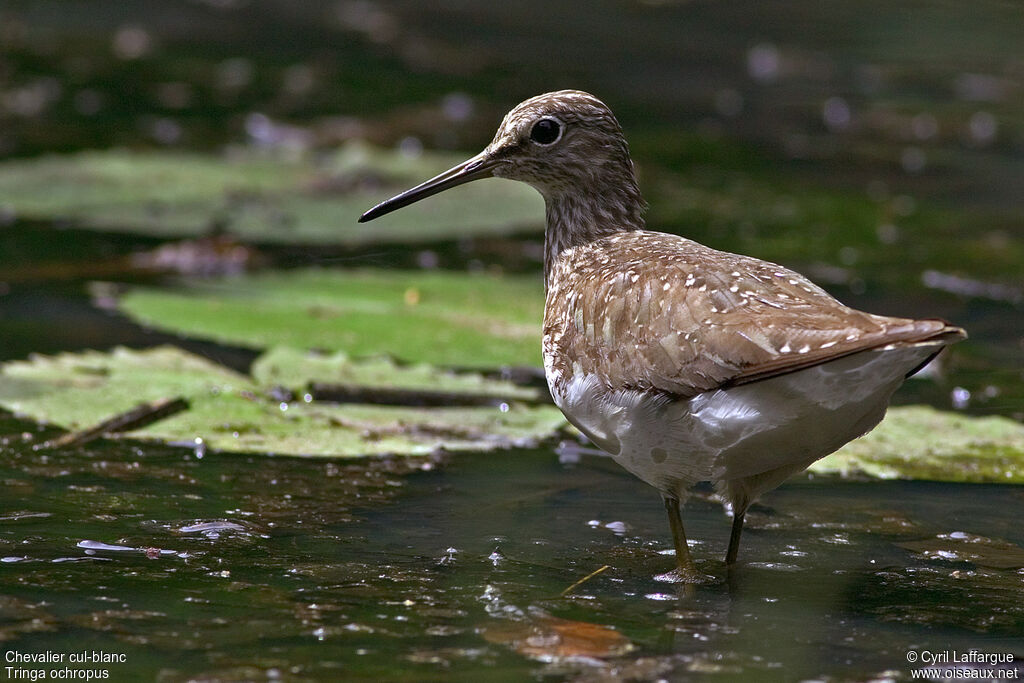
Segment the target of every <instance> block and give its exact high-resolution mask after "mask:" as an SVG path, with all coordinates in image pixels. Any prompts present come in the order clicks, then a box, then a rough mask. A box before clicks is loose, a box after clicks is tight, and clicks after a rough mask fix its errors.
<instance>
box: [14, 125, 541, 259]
mask: <svg viewBox="0 0 1024 683" xmlns="http://www.w3.org/2000/svg"><path fill="white" fill-rule="evenodd" d="M460 160H461V158H460V157H459V156H456V155H446V154H435V153H422V154H419V155H417V156H414V157H410V156H406V155H403V154H401V153H400V152H398V151H386V150H380V149H375V148H372V147H369V146H367V145H365V144H362V143H356V142H353V143H349V144H348V145H346V146H345V147H343V148H342V149H341V151H339V152H338V153H337V154H336V155H335V156H334V157H332V158H329V159H328V160H326V161H321V162H314V161H313V160H311V159H306V158H302V159H299V160H285V159H280V158H274V157H271V156H266V155H263V156H261V155H258V154H256V153H255V152H238V153H235V154H232V155H226V156H223V157H216V156H204V155H199V154H186V153H171V152H146V153H142V152H128V151H124V150H113V151H106V152H83V153H79V154H74V155H67V156H63V155H51V156H46V157H42V158H38V159H28V160H15V161H7V162H4V163H2V164H0V210H2V211H5V212H13V213H14V214H15V215H18V216H21V217H24V218H32V219H44V220H48V219H63V220H70V221H73V222H74V223H75V224H76V225H79V226H81V227H86V228H95V229H99V230H112V231H120V232H131V233H138V234H146V235H154V236H160V237H179V238H180V237H194V236H197V235H204V234H207V233H209V232H211V231H217V232H227V233H229V234H231V235H234V236H236V237H238V238H240V239H243V240H249V241H256V242H267V243H297V244H342V245H359V244H368V243H380V242H389V241H401V242H416V241H425V240H436V239H445V238H456V237H463V236H467V235H485V234H508V233H510V232H520V231H522V230H524V229H531V230H535V231H540V229H541V227H542V222H543V216H544V208H543V201H542V200H541V198H540V196H539V195H538V194H537V192H536V191H534V190H532V189H531V188H529V187H527V186H525V185H523V184H522V183H513V182H508V181H501V180H487V181H483V182H479V183H472V184H470V185H467V186H466V187H464V188H459V189H457V190H455V191H453V192H450V193H445V194H443V195H441V196H439V197H437V198H435V199H432V200H431V201H430V202H424V203H423V205H422V207H420V208H418V209H417V211H415V212H412V213H409V212H397V213H395V214H394V215H391V216H387V217H385V218H382V219H380V220H379V221H375V222H374V223H373V225H372V226H371V225H368V224H367V225H360V224H358V223H356V219H357V218H358V217H359V216H360V214H362V213H363V211H365V210H366V209H368V208H369V207H371V206H373V205H374V204H376V203H378V202H380V201H382V200H384V199H386V198H388V197H389V196H391V195H393V194H395V193H396V192H398V191H400V190H402V189H405V188H406V187H408V186H409V185H411V184H414V183H416V182H420V181H422V180H424V179H426V178H429V177H431V176H433V175H435V174H437V173H439V172H440V171H442V170H444V169H446V168H448V167H449V166H451V165H453V164H455V163H457V162H458V161H460Z"/></svg>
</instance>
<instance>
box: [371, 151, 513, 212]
mask: <svg viewBox="0 0 1024 683" xmlns="http://www.w3.org/2000/svg"><path fill="white" fill-rule="evenodd" d="M494 166H495V162H494V161H493V160H491V159H490V158H488V157H487V155H486V153H485V152H481V153H480V154H477V155H476V156H475V157H472V158H470V159H467V160H466V161H463V162H462V163H461V164H459V165H458V166H455V167H453V168H449V169H448V170H447V171H445V172H444V173H441V174H440V175H436V176H434V177H433V178H431V179H430V180H428V181H427V182H425V183H420V184H419V185H417V186H416V187H414V188H412V189H411V190H406V191H405V192H403V193H402V194H400V195H396V196H394V197H392V198H391V199H388V200H385V201H383V202H381V203H380V204H378V205H377V206H375V207H373V208H372V209H370V210H369V211H367V212H366V213H364V214H363V215H362V216H360V217H359V222H360V223H365V222H366V221H372V220H373V219H374V218H379V217H380V216H383V215H384V214H386V213H391V212H392V211H394V210H395V209H401V208H402V207H403V206H409V205H410V204H412V203H414V202H418V201H419V200H421V199H426V198H427V197H431V196H433V195H435V194H437V193H438V192H444V191H445V190H447V189H448V188H450V187H455V186H456V185H462V184H463V183H468V182H470V181H471V180H478V179H480V178H489V177H491V174H492V173H491V172H492V171H493V170H494Z"/></svg>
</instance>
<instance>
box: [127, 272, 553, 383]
mask: <svg viewBox="0 0 1024 683" xmlns="http://www.w3.org/2000/svg"><path fill="white" fill-rule="evenodd" d="M118 306H119V307H120V309H121V310H122V311H124V312H125V313H127V314H128V315H130V316H132V317H133V318H135V319H136V320H139V321H140V322H142V323H144V324H146V325H148V326H151V327H154V328H157V329H162V330H166V331H170V332H175V333H180V334H184V335H187V336H190V337H195V338H201V339H212V340H215V341H219V342H222V343H228V344H233V345H240V346H247V347H252V348H260V349H262V348H270V347H273V346H290V347H293V348H306V349H323V350H326V351H337V350H342V351H345V352H346V353H347V354H349V355H350V356H353V357H360V356H373V355H380V354H390V355H392V356H394V357H395V358H398V359H400V360H403V361H408V362H421V363H432V364H434V365H449V366H471V367H492V368H493V367H498V366H503V365H529V366H539V365H540V364H541V358H540V338H541V318H542V316H543V307H544V292H543V288H542V285H541V280H540V278H539V277H532V276H526V277H518V276H517V277H513V276H496V275H490V274H484V273H476V274H464V273H447V272H428V271H391V270H388V271H381V270H357V271H344V272H342V271H328V270H301V271H290V272H284V273H281V272H278V273H261V274H257V275H249V276H243V277H231V278H224V279H221V280H215V281H210V280H193V281H188V282H187V283H186V284H184V285H183V286H182V287H181V288H180V289H177V290H168V289H163V288H149V287H138V288H133V289H131V290H129V291H128V292H127V293H126V294H124V295H123V296H122V297H121V298H120V301H119V303H118Z"/></svg>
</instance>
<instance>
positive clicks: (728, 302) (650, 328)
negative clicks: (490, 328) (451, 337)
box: [544, 232, 963, 397]
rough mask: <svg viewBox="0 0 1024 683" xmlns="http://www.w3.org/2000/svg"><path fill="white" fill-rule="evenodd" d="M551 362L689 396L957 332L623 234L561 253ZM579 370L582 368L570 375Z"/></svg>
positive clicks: (550, 308)
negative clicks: (858, 306)
mask: <svg viewBox="0 0 1024 683" xmlns="http://www.w3.org/2000/svg"><path fill="white" fill-rule="evenodd" d="M550 282H551V284H550V285H549V289H548V303H547V307H546V313H545V321H544V333H545V353H546V355H547V356H548V359H549V360H548V362H549V363H550V364H552V366H553V368H554V369H556V370H557V371H559V372H560V373H562V374H567V375H571V374H572V373H573V372H574V371H575V370H577V369H579V370H582V371H584V372H586V373H596V374H598V375H600V376H602V377H603V378H605V381H606V382H607V384H608V386H609V387H610V388H635V389H647V388H655V389H659V390H661V391H665V392H668V393H672V394H675V395H679V396H684V397H686V396H692V395H695V394H698V393H700V392H702V391H707V390H708V389H713V388H716V387H719V386H722V385H725V384H733V383H741V382H746V381H753V380H756V379H761V378H763V377H768V376H771V375H775V374H781V373H784V372H790V371H792V370H796V369H799V368H801V367H807V366H810V365H815V364H818V363H821V362H824V361H826V360H830V359H833V358H837V357H839V356H843V355H846V354H850V353H854V352H857V351H861V350H864V349H868V348H874V347H878V346H884V345H886V344H890V343H894V342H914V341H922V340H925V339H930V338H933V337H936V336H941V335H944V334H947V335H950V336H962V335H963V332H962V330H959V329H958V328H955V327H951V326H949V325H947V324H946V323H945V322H943V321H941V320H910V319H906V318H889V317H884V316H877V315H871V314H870V313H863V312H861V311H857V310H854V309H852V308H849V307H847V306H844V305H843V304H841V303H839V302H838V301H837V300H836V299H834V298H833V297H832V296H830V295H829V294H828V293H826V292H825V291H824V290H822V289H821V288H819V287H817V286H816V285H814V284H813V283H811V282H810V281H809V280H807V279H806V278H804V277H803V276H801V275H799V274H797V273H794V272H793V271H791V270H788V269H786V268H782V267H781V266H777V265H775V264H773V263H768V262H766V261H760V260H758V259H754V258H749V257H745V256H738V255H736V254H729V253H726V252H720V251H715V250H713V249H709V248H707V247H704V246H702V245H700V244H697V243H696V242H692V241H690V240H686V239H684V238H681V237H677V236H675V235H665V234H662V233H651V232H628V233H620V234H618V235H616V236H614V237H609V238H604V239H602V240H599V241H597V242H594V243H592V244H590V245H587V246H586V247H578V248H576V249H573V250H571V251H570V252H568V253H566V254H564V255H563V258H562V260H560V262H559V263H558V264H557V265H556V271H555V273H554V277H553V278H551V280H550ZM574 364H578V365H576V366H575V367H574Z"/></svg>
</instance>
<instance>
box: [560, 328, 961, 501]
mask: <svg viewBox="0 0 1024 683" xmlns="http://www.w3.org/2000/svg"><path fill="white" fill-rule="evenodd" d="M940 345H941V344H937V343H934V342H933V343H921V344H915V345H899V346H894V347H886V348H881V349H873V350H869V351H862V352H860V353H856V354H853V355H850V356H845V357H843V358H839V359H836V360H834V361H830V362H828V363H824V364H821V365H816V366H813V367H810V368H806V369H803V370H799V371H796V372H792V373H788V374H785V375H779V376H777V377H772V378H769V379H765V380H761V381H758V382H752V383H749V384H742V385H739V386H734V387H729V388H726V389H716V390H712V391H707V392H705V393H702V394H698V395H697V396H694V397H693V398H690V399H685V400H679V399H672V398H670V397H666V396H664V395H658V394H653V393H648V392H639V391H609V390H608V389H606V388H605V387H603V386H602V385H601V383H600V381H599V379H598V378H597V377H596V376H594V375H589V376H584V375H576V376H574V377H572V378H570V379H569V381H567V382H563V383H557V384H559V386H558V387H555V386H551V390H552V395H553V397H554V399H555V403H556V404H557V405H558V407H559V408H560V409H561V410H562V412H563V413H565V416H566V418H568V420H569V421H570V422H571V423H572V424H574V425H575V426H576V427H578V428H579V429H580V430H581V431H582V432H583V433H584V434H586V435H587V436H588V437H589V438H590V439H591V440H592V441H594V442H595V443H596V444H597V445H598V446H600V447H601V448H602V449H604V450H606V451H608V452H609V453H610V454H611V455H612V456H613V457H614V458H615V460H616V461H617V462H618V463H619V464H620V465H622V466H623V467H625V468H626V469H627V470H629V471H630V472H632V473H633V474H634V475H636V476H637V477H639V478H641V479H643V480H644V481H646V482H647V483H648V484H650V485H651V486H654V487H655V488H657V489H659V490H660V491H662V492H663V493H667V494H671V495H675V496H678V497H679V498H680V499H683V498H684V497H685V495H686V491H687V489H689V488H690V487H691V486H692V485H693V484H695V483H697V482H699V481H712V482H715V483H716V484H718V485H719V488H720V490H722V489H725V490H726V491H725V492H726V493H727V497H728V498H731V499H732V502H733V503H735V504H739V505H742V506H743V507H745V506H746V505H747V504H749V503H750V502H752V501H753V500H754V499H755V498H757V496H759V495H760V494H761V493H764V492H765V491H767V490H769V489H772V488H774V487H775V486H778V485H779V484H780V483H781V482H782V481H783V480H784V479H785V478H786V477H788V476H790V475H792V474H794V473H796V472H798V471H800V470H802V469H804V468H806V467H807V466H808V465H810V464H811V463H812V462H814V461H815V460H817V459H819V458H821V457H824V456H826V455H828V454H829V453H832V452H833V451H835V450H837V449H838V448H839V447H841V446H842V445H843V444H845V443H846V442H848V441H850V440H852V439H855V438H857V437H858V436H861V435H862V434H864V433H866V432H868V431H870V430H871V429H872V428H873V427H874V426H875V425H876V424H878V422H879V421H880V420H881V419H882V417H883V415H885V409H886V407H887V405H888V403H889V398H890V397H891V396H892V393H893V392H894V391H895V390H896V389H897V387H899V386H900V384H902V383H903V379H904V377H905V376H906V373H908V372H910V371H911V370H913V369H914V368H915V367H917V366H918V365H920V364H921V363H922V362H924V361H925V360H926V359H927V358H928V357H929V356H930V355H932V354H934V353H935V351H936V348H937V347H938V346H940Z"/></svg>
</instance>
